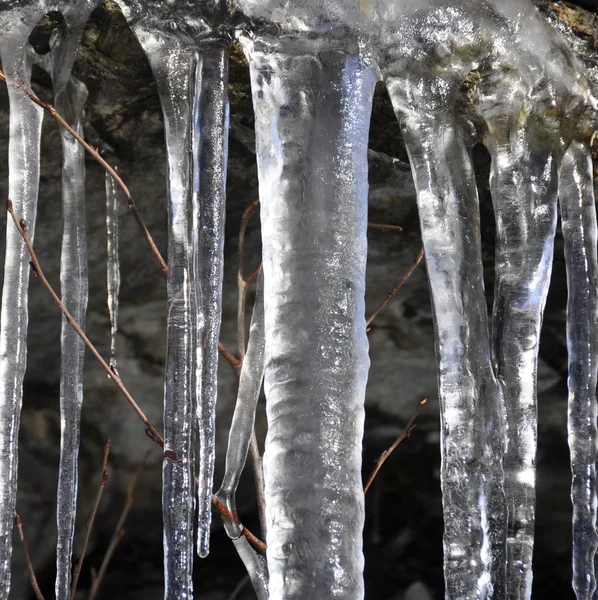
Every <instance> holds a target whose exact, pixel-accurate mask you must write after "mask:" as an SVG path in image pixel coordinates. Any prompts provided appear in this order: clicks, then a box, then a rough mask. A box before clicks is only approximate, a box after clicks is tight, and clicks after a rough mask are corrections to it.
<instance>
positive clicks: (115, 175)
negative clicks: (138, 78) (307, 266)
mask: <svg viewBox="0 0 598 600" xmlns="http://www.w3.org/2000/svg"><path fill="white" fill-rule="evenodd" d="M0 80H2V81H6V75H5V74H4V71H2V69H0ZM12 85H17V84H12ZM18 87H20V88H21V89H22V90H23V93H24V94H25V95H26V96H27V97H28V98H29V99H30V100H31V101H32V102H35V104H37V105H38V106H40V107H41V108H42V109H43V110H45V111H46V112H47V113H48V114H49V115H50V116H51V117H52V118H54V119H56V121H57V122H58V123H60V125H62V126H63V127H64V128H65V129H66V130H67V131H68V132H69V133H70V134H71V135H72V136H73V137H74V138H75V139H76V140H77V141H78V142H79V143H80V144H81V145H82V146H83V147H84V148H85V150H86V151H87V152H89V154H90V155H91V156H92V157H93V158H94V159H95V160H96V161H97V162H98V163H99V164H100V165H101V166H102V167H103V168H104V169H105V170H106V171H107V172H108V173H109V174H110V176H111V177H112V178H113V179H114V181H115V182H116V183H117V185H118V186H119V187H120V189H121V190H122V191H123V193H124V195H125V198H126V199H127V205H128V207H129V210H130V211H131V213H132V215H133V217H135V220H136V221H137V224H138V225H139V228H140V229H141V233H142V235H143V237H144V238H145V241H146V242H147V244H148V246H149V247H150V250H151V252H152V254H153V255H154V258H155V259H156V261H157V262H158V266H159V267H160V270H161V271H162V273H163V274H164V275H167V274H168V265H167V264H166V261H165V260H164V258H163V257H162V254H160V251H159V250H158V247H157V246H156V243H155V242H154V239H153V238H152V236H151V234H150V232H149V230H148V228H147V227H146V225H145V222H144V221H143V218H142V217H141V213H140V212H139V209H138V208H137V205H136V204H135V201H134V200H133V198H132V196H131V192H129V188H128V187H127V186H126V185H125V182H124V181H123V180H122V178H121V177H120V176H119V175H118V173H117V172H116V171H115V170H114V169H113V168H112V167H111V166H110V165H109V164H108V163H107V162H106V161H105V160H104V159H103V158H102V157H101V156H100V153H99V152H98V151H97V150H96V149H95V148H94V147H93V146H91V145H90V144H88V143H87V142H86V141H85V139H84V138H83V137H82V136H80V135H79V134H78V133H77V132H76V131H75V130H74V129H73V128H72V127H71V126H70V125H69V124H68V122H67V121H65V120H64V118H63V117H62V116H61V115H60V113H59V112H58V111H57V110H56V109H55V108H54V107H53V106H52V105H51V104H48V103H47V102H44V101H43V100H40V99H39V98H38V97H37V96H36V95H35V94H34V93H33V92H31V90H29V89H27V88H26V87H25V86H24V85H23V84H20V85H18ZM218 350H219V351H220V353H221V354H222V355H223V356H224V358H226V360H227V361H228V362H229V363H230V364H231V366H232V367H234V368H235V369H237V368H239V367H238V366H237V365H236V362H235V357H234V356H233V355H232V354H231V353H230V352H229V351H228V350H227V349H226V348H225V346H224V344H222V342H219V343H218Z"/></svg>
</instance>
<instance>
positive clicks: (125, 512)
mask: <svg viewBox="0 0 598 600" xmlns="http://www.w3.org/2000/svg"><path fill="white" fill-rule="evenodd" d="M148 456H149V452H147V453H146V454H145V456H144V458H143V460H142V461H141V462H140V463H139V465H138V466H137V469H135V473H133V477H131V480H130V481H129V485H128V487H127V493H126V496H125V504H124V506H123V509H122V512H121V513H120V517H119V519H118V522H117V524H116V528H115V530H114V533H113V534H112V539H111V540H110V544H109V545H108V549H107V550H106V554H105V555H104V559H103V560H102V564H101V566H100V570H99V571H98V572H97V574H96V576H95V577H94V579H93V583H92V585H91V590H90V592H89V596H88V600H94V598H95V597H96V595H97V593H98V590H99V589H100V585H101V584H102V580H103V578H104V575H105V574H106V569H107V568H108V565H109V564H110V561H111V560H112V556H113V554H114V552H115V550H116V548H117V546H118V544H119V543H120V540H121V539H122V537H123V535H124V533H125V522H126V521H127V517H128V516H129V512H130V511H131V508H132V507H133V503H134V501H135V487H136V486H137V481H138V479H139V475H140V474H141V471H142V470H143V467H144V466H145V463H146V461H147V457H148Z"/></svg>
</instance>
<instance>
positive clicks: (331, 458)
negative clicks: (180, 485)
mask: <svg viewBox="0 0 598 600" xmlns="http://www.w3.org/2000/svg"><path fill="white" fill-rule="evenodd" d="M244 46H245V50H246V52H247V54H248V57H249V61H250V71H251V81H252V94H253V103H254V108H255V115H256V141H257V155H258V169H259V180H260V200H261V203H262V204H261V211H262V213H261V218H262V240H263V271H264V305H265V306H264V310H265V332H266V367H265V390H266V398H267V407H266V408H267V415H268V435H267V439H266V449H265V455H264V478H265V486H266V490H265V492H266V518H267V529H268V532H267V546H268V550H267V559H268V570H269V576H270V583H269V594H270V597H271V598H276V599H277V600H279V599H281V600H282V599H284V600H288V599H291V598H308V597H309V598H318V599H319V600H327V599H329V598H340V597H343V598H355V599H357V598H362V597H363V577H362V569H363V554H362V526H363V489H362V484H361V474H360V468H361V439H362V433H363V415H364V411H363V402H364V396H365V384H366V380H367V371H368V367H369V360H368V356H367V348H368V345H367V337H366V333H365V318H364V289H365V288H364V285H365V278H364V274H365V259H366V227H367V191H368V186H367V138H368V128H369V119H370V110H371V101H372V94H373V89H374V84H375V82H376V74H375V72H374V70H373V69H372V68H371V67H369V66H368V65H367V63H366V62H365V61H364V60H363V59H362V58H361V57H360V55H359V52H358V50H357V45H356V44H355V45H352V42H351V41H350V40H346V41H344V42H336V41H334V40H333V39H330V40H325V39H324V38H318V39H301V38H299V37H292V36H289V37H282V38H280V39H278V40H276V39H271V38H265V37H263V38H262V37H260V38H258V39H251V38H245V39H244ZM289 499H292V501H290V500H289ZM306 574H309V575H308V576H306Z"/></svg>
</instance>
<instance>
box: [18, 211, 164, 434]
mask: <svg viewBox="0 0 598 600" xmlns="http://www.w3.org/2000/svg"><path fill="white" fill-rule="evenodd" d="M7 208H8V212H9V213H10V216H11V217H12V220H13V221H14V224H15V226H16V228H17V229H18V231H19V233H20V234H21V237H22V238H23V241H24V242H25V245H26V246H27V250H28V251H29V256H30V258H31V263H30V264H31V268H32V269H33V271H34V273H35V274H36V275H37V277H38V278H39V280H40V281H41V282H42V283H43V285H44V287H45V288H46V289H47V290H48V292H49V293H50V295H51V296H52V298H53V300H54V302H55V303H56V304H57V305H58V307H59V308H60V310H61V311H62V312H63V314H64V316H65V317H66V320H67V321H68V322H69V324H70V325H71V326H72V327H73V328H74V329H75V331H76V332H77V333H78V334H79V336H80V337H81V339H82V340H83V341H84V342H85V345H86V346H87V347H88V348H89V349H90V350H91V352H92V354H93V355H94V357H95V358H96V359H97V360H98V362H99V363H100V364H101V365H102V368H103V369H104V371H106V373H107V374H108V377H109V378H110V379H111V380H112V381H113V382H114V384H115V385H116V386H117V387H118V389H119V390H120V391H121V393H122V394H123V396H124V397H125V398H126V399H127V402H128V403H129V404H130V405H131V406H132V407H133V410H134V411H135V412H136V413H137V415H138V416H139V418H140V419H141V420H142V421H143V424H144V425H145V426H146V427H147V429H148V430H149V431H150V432H151V434H152V439H154V438H155V441H157V442H158V443H159V444H160V445H161V446H164V439H163V438H162V436H161V435H160V434H159V433H158V430H157V429H156V428H155V427H154V425H153V424H152V423H151V422H150V420H149V419H148V418H147V417H146V416H145V413H144V412H143V411H142V410H141V408H140V407H139V405H138V404H137V402H135V400H134V399H133V396H131V394H130V393H129V391H128V390H127V388H126V387H125V385H124V384H123V382H122V380H121V378H120V376H119V375H118V374H117V373H116V372H115V371H113V370H112V369H111V368H110V365H109V364H108V363H107V362H106V361H105V360H104V359H103V358H102V356H101V355H100V353H99V352H98V351H97V349H96V347H95V346H94V345H93V344H92V343H91V341H90V339H89V338H88V337H87V335H86V334H85V332H84V331H83V330H82V329H81V327H80V326H79V324H78V323H77V321H76V320H75V319H74V318H73V316H72V315H71V313H70V312H69V311H68V310H67V308H66V307H65V306H64V304H63V303H62V300H61V299H60V298H59V297H58V295H57V294H56V292H55V291H54V288H52V286H51V285H50V282H49V281H48V280H47V279H46V276H45V275H44V272H43V270H42V268H41V265H40V264H39V261H38V259H37V256H36V254H35V251H34V250H33V246H32V244H31V241H30V239H29V234H28V233H27V223H26V222H25V221H24V220H23V219H21V220H19V218H18V217H17V215H16V214H15V212H14V209H13V205H12V202H11V201H10V200H8V202H7Z"/></svg>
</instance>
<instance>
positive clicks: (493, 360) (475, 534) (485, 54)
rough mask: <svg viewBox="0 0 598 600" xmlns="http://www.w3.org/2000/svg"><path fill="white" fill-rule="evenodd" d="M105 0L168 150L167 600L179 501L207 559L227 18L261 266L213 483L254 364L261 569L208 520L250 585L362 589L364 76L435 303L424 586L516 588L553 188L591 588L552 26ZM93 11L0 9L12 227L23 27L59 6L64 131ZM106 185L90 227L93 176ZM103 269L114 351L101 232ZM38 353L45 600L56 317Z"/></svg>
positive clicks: (57, 56) (590, 211)
mask: <svg viewBox="0 0 598 600" xmlns="http://www.w3.org/2000/svg"><path fill="white" fill-rule="evenodd" d="M118 1H119V4H120V5H121V7H122V9H123V12H124V13H125V16H126V17H127V19H128V21H129V23H130V25H131V27H132V28H133V30H134V31H135V33H136V35H137V37H138V39H139V41H140V43H141V45H142V46H143V48H144V50H145V52H146V54H147V56H148V59H149V62H150V64H151V67H152V69H153V72H154V75H155V78H156V81H157V84H158V90H159V94H160V100H161V103H162V109H163V115H164V127H165V138H166V146H167V151H168V203H167V213H168V280H167V288H168V321H167V359H166V370H165V371H166V372H165V385H164V439H165V448H164V450H165V460H164V463H163V514H164V554H165V581H166V589H165V598H169V599H173V600H174V599H175V598H177V599H180V598H192V597H193V586H192V567H193V537H194V523H193V517H194V508H195V504H194V499H195V498H197V512H198V553H199V554H200V555H201V556H205V555H206V554H207V553H208V550H209V529H210V520H211V512H210V509H211V502H212V478H213V469H214V432H215V421H214V415H215V403H216V389H217V362H218V355H217V352H218V335H219V327H220V312H221V285H222V261H223V259H222V255H223V232H224V212H225V211H224V190H225V182H226V158H227V137H228V135H227V134H228V105H227V98H226V87H227V56H228V45H229V43H230V39H232V36H233V35H234V34H235V33H236V34H238V36H239V38H240V39H241V42H242V44H243V47H244V50H245V53H246V55H247V58H248V61H249V65H250V71H251V81H252V94H253V103H254V109H255V116H256V142H257V160H258V171H259V182H260V200H261V220H262V232H263V235H262V238H263V269H262V273H261V274H260V283H259V291H258V301H257V303H256V306H255V307H254V315H253V320H252V326H251V335H250V340H249V347H248V352H247V356H246V357H245V361H244V363H243V367H242V371H241V381H240V388H239V399H238V405H237V409H236V411H235V417H234V420H233V424H232V427H231V433H230V440H229V449H228V453H227V470H226V474H225V479H224V482H223V485H222V488H221V490H220V492H219V493H218V497H219V498H220V500H221V502H223V503H224V504H225V505H226V506H227V508H228V509H229V511H231V513H233V514H236V507H235V498H234V495H235V490H236V487H237V484H238V481H239V477H240V473H241V470H242V468H243V466H244V463H245V460H246V455H247V449H248V447H249V440H250V436H251V431H252V428H253V423H254V415H255V405H256V402H257V398H258V396H259V392H260V387H261V384H262V380H263V381H264V385H265V391H266V397H267V415H268V435H267V439H266V449H265V455H264V477H265V486H266V515H267V540H266V541H267V548H268V549H267V557H266V558H267V565H266V562H265V561H264V559H263V557H262V556H260V555H259V554H258V553H256V551H255V550H254V549H252V548H251V546H250V545H249V543H248V542H247V540H246V539H245V538H244V537H243V535H242V526H241V524H240V523H239V522H238V520H235V519H236V518H235V519H233V520H232V521H231V522H229V523H227V525H226V528H227V532H228V533H229V535H230V536H231V537H232V538H233V540H234V543H235V546H236V548H237V550H238V552H239V555H240V557H241V558H242V560H243V561H244V563H245V565H246V567H247V569H248V572H249V574H250V576H251V579H252V582H253V584H254V587H255V589H256V592H257V594H258V597H259V598H260V599H262V598H263V599H266V598H268V597H269V598H271V600H290V599H294V598H297V599H299V598H307V597H310V598H311V597H313V598H318V599H320V600H327V599H330V600H332V598H345V599H355V600H358V599H359V598H362V597H363V593H364V592H363V577H362V570H363V554H362V543H361V531H362V526H363V515H364V507H363V493H362V487H361V478H360V470H361V458H360V454H361V437H362V432H363V415H364V412H363V404H364V396H365V386H366V381H367V371H368V366H369V361H368V344H367V338H366V331H365V318H364V291H365V260H366V252H367V248H366V237H365V232H366V226H367V193H368V188H367V140H368V128H369V119H370V111H371V103H372V95H373V90H374V86H375V84H376V82H377V81H378V80H379V79H382V80H384V82H385V83H386V86H387V88H388V91H389V94H390V98H391V100H392V103H393V106H394V109H395V112H396V115H397V118H398V120H399V123H400V125H401V128H402V131H403V136H404V140H405V143H406V146H407V150H408V152H409V156H410V161H411V166H412V171H413V176H414V180H415V184H416V188H417V195H418V207H419V212H420V220H421V229H422V235H423V240H424V246H425V251H426V263H427V268H428V276H429V280H430V288H431V295H432V301H433V306H434V318H435V325H436V346H437V358H438V371H439V379H438V380H439V391H440V402H441V425H442V473H441V483H442V491H443V502H444V516H445V533H444V554H445V579H446V597H447V599H449V600H485V599H491V598H509V599H511V600H516V599H517V600H519V599H521V600H524V599H528V598H530V595H531V581H532V569H531V560H532V552H533V535H534V518H535V465H536V457H535V452H536V437H537V417H536V413H537V408H536V370H537V360H538V344H539V334H540V327H541V322H542V313H543V309H544V304H545V301H546V295H547V291H548V285H549V278H550V272H551V265H552V253H553V239H554V235H555V228H556V221H557V203H560V211H561V218H562V223H563V236H564V240H565V249H566V262H567V275H568V283H569V304H568V321H567V336H568V344H569V353H570V365H569V371H570V376H569V389H570V395H569V440H570V447H571V460H572V473H573V483H572V499H573V505H574V515H573V534H574V548H573V571H574V575H573V586H574V589H575V592H576V594H577V597H578V599H579V600H590V599H591V598H592V596H593V595H594V592H595V588H596V576H595V571H594V558H595V555H596V549H597V546H598V537H597V532H596V510H597V496H596V458H597V457H596V441H597V440H596V437H597V431H596V429H597V422H596V419H597V415H598V411H597V406H596V381H597V370H596V369H597V367H596V361H597V358H598V357H597V351H598V350H597V339H596V336H597V334H598V318H597V317H598V301H597V297H596V294H597V291H596V289H597V288H596V284H597V268H598V259H597V250H596V238H597V233H596V209H595V204H594V196H593V186H592V170H591V158H590V150H589V146H590V137H591V133H592V129H593V127H595V126H596V118H595V113H594V112H592V109H595V108H596V100H595V98H594V97H593V95H592V92H591V90H590V87H589V84H588V82H587V81H586V80H585V78H584V77H583V74H582V70H581V67H580V65H579V64H578V63H577V62H576V61H575V59H574V58H573V57H572V55H571V52H570V51H569V49H568V48H567V47H566V45H565V43H564V41H563V40H562V39H561V38H560V37H559V35H558V34H557V33H556V32H555V31H553V30H552V29H551V28H550V27H549V26H548V25H547V24H546V23H545V22H544V21H543V20H542V19H541V18H540V17H539V16H538V14H537V12H536V11H535V9H534V8H533V6H532V5H531V4H529V3H528V1H527V0H404V1H401V2H397V1H395V0H367V1H365V0H359V1H358V0H326V1H322V0H304V1H301V2H293V3H290V2H287V1H286V0H239V1H238V2H237V8H239V9H240V10H241V11H242V12H243V14H244V16H243V15H239V14H237V16H235V19H234V21H235V23H236V24H237V25H236V27H237V29H236V32H235V27H233V25H232V24H231V23H228V22H227V19H228V17H229V12H228V11H227V9H225V7H224V4H225V3H224V2H220V1H218V0H205V1H203V2H198V3H193V2H187V1H183V0H180V1H177V0H170V1H164V2H143V1H141V0H118ZM96 4H97V0H77V1H75V2H68V3H67V2H60V1H58V0H55V1H51V0H30V1H25V0H23V1H21V2H19V1H14V2H10V3H8V5H6V6H3V7H2V10H1V11H0V31H2V34H1V35H0V58H1V59H2V65H3V69H4V71H5V72H6V77H7V83H8V90H9V98H10V110H11V115H10V161H9V169H10V181H9V193H10V197H11V199H12V201H13V204H14V207H15V211H16V213H17V214H18V216H19V218H23V219H25V222H26V225H27V228H28V231H29V235H30V236H31V238H33V234H34V227H35V212H36V210H35V206H36V199H37V188H38V178H39V139H40V131H41V109H40V108H39V107H38V106H37V105H35V104H34V103H32V102H31V101H30V99H29V98H27V97H26V96H25V94H24V93H23V88H28V87H29V85H30V78H31V67H32V64H33V61H34V58H35V57H34V53H33V52H32V49H31V48H30V47H29V45H28V41H27V40H28V38H29V35H30V33H31V31H32V29H33V28H34V27H35V25H36V24H37V23H38V21H39V19H40V18H41V17H42V16H43V15H44V14H46V13H47V12H49V11H58V12H60V13H61V14H62V15H63V17H64V21H65V26H64V27H63V28H62V29H61V31H60V33H57V35H55V36H53V38H52V42H51V52H50V56H49V58H48V59H46V60H45V61H42V66H43V67H44V68H46V69H47V70H48V71H49V72H50V74H51V77H52V81H53V85H54V93H55V99H56V105H57V107H58V109H59V110H60V111H61V112H62V113H63V116H65V117H66V118H67V120H68V121H69V122H70V123H71V124H72V125H73V127H74V128H75V129H78V128H80V118H81V111H82V109H83V105H84V101H85V92H84V89H83V88H82V86H81V84H79V83H78V82H76V81H74V80H72V79H69V77H70V69H71V66H72V63H73V60H74V56H75V52H76V50H77V46H78V44H79V40H80V36H81V32H82V27H83V26H84V24H85V22H86V20H87V17H88V15H89V13H90V11H91V10H92V9H93V8H94V6H95V5H96ZM228 8H230V7H228ZM230 14H232V13H230ZM231 21H232V19H231ZM239 23H240V25H239ZM466 82H467V86H465V85H464V84H465V83H466ZM478 142H482V143H484V144H485V146H486V147H487V149H488V151H489V153H490V155H491V157H492V174H491V193H492V199H493V203H494V210H495V214H496V222H497V242H496V269H495V271H496V288H495V298H494V306H493V310H492V314H491V315H488V312H487V309H486V300H485V294H484V283H483V270H482V261H481V242H480V228H479V207H478V197H477V190H476V185H475V178H474V172H473V165H472V159H471V151H472V147H473V145H474V144H475V143H478ZM63 146H64V154H65V159H64V167H63V198H64V202H63V204H64V242H63V254H62V268H61V280H62V284H63V287H62V295H63V300H64V302H65V304H66V305H67V306H68V307H69V309H70V310H71V312H72V313H73V315H75V317H76V319H77V320H78V321H79V322H80V323H81V324H83V322H84V320H85V307H86V300H87V281H86V264H85V252H84V247H85V223H84V206H83V195H82V188H83V177H84V175H83V160H82V154H81V150H80V148H79V147H78V146H77V144H75V143H74V140H73V139H72V138H71V137H70V136H69V135H68V134H66V133H64V134H63ZM107 190H108V205H109V206H108V209H109V210H108V229H109V236H110V235H112V236H114V232H115V229H114V226H115V224H116V217H115V215H116V210H115V206H114V190H113V187H112V184H111V183H110V182H109V184H108V185H107ZM6 239H7V242H6V243H7V247H6V263H5V271H4V273H5V275H4V289H3V296H2V325H1V330H0V386H1V389H0V457H1V458H0V582H2V584H1V586H0V598H6V597H7V595H8V590H9V569H10V553H11V547H10V539H11V531H12V519H13V512H14V505H15V492H16V463H17V459H16V456H17V448H16V440H17V433H18V425H19V413H20V406H21V395H22V380H23V374H24V370H25V358H26V357H25V354H26V347H25V341H26V334H27V286H28V272H29V264H28V262H29V258H28V256H27V253H26V250H25V248H24V246H23V244H22V241H21V239H20V237H19V235H18V233H17V231H16V229H15V228H14V227H13V226H12V223H10V222H9V224H8V230H7V238H6ZM108 265H109V268H108V271H109V276H108V282H109V285H108V288H109V298H110V300H109V302H110V306H111V311H110V312H111V325H112V334H113V342H112V359H114V332H115V330H116V309H117V302H116V298H117V294H118V289H117V288H118V285H117V281H118V267H117V254H116V250H115V246H114V245H112V246H111V245H110V244H109V261H108ZM62 342H63V361H62V364H63V371H62V379H61V381H62V383H61V415H62V431H63V434H62V447H61V466H60V482H59V491H58V502H59V509H58V518H59V541H58V561H57V564H58V576H57V584H56V591H57V597H61V598H62V597H66V596H67V595H68V586H69V583H70V574H69V564H70V555H71V544H72V535H73V520H74V507H75V495H76V481H77V475H76V464H77V451H78V438H79V425H78V422H79V414H80V409H81V401H82V387H81V376H82V358H83V347H82V345H81V342H80V341H79V340H78V339H77V338H76V337H75V336H74V334H73V332H72V331H71V330H70V329H69V327H68V325H67V324H66V323H63V332H62ZM196 441H197V442H198V443H199V448H198V449H196V448H195V447H194V445H195V443H196ZM196 450H198V451H196ZM196 455H197V456H198V457H199V461H198V463H199V464H198V466H197V467H196V465H195V456H196ZM196 478H197V481H198V485H197V496H195V487H196V485H195V481H196Z"/></svg>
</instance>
